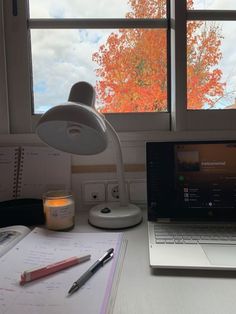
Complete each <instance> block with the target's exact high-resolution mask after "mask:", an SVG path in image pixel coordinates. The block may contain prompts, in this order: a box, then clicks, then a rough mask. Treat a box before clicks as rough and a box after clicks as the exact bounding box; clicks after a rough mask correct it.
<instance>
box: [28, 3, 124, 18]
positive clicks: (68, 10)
mask: <svg viewBox="0 0 236 314" xmlns="http://www.w3.org/2000/svg"><path fill="white" fill-rule="evenodd" d="M127 2H128V1H127V0H119V1H117V0H87V1H85V0H70V1H68V0H60V1H58V0H40V1H39V0H30V1H29V3H30V16H31V17H32V18H42V17H71V18H72V17H77V18H80V17H84V18H85V17H86V18H90V17H124V16H125V14H126V12H127V11H128V10H129V6H128V3H127Z"/></svg>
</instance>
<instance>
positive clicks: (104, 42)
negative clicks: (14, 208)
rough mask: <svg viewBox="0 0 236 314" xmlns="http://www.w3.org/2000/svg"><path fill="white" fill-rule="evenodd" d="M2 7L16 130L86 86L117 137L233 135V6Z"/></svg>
mask: <svg viewBox="0 0 236 314" xmlns="http://www.w3.org/2000/svg"><path fill="white" fill-rule="evenodd" d="M3 3H4V28H5V34H6V36H5V42H6V44H5V45H6V66H7V82H8V86H7V92H8V102H9V106H8V108H9V113H10V131H11V132H13V133H25V132H31V131H32V130H33V129H34V125H35V123H36V122H37V120H38V118H39V116H40V114H41V113H42V112H44V111H45V110H47V109H48V108H49V107H51V106H54V105H56V104H58V103H62V102H64V101H66V100H67V97H68V94H69V90H70V87H71V85H72V84H73V83H75V82H76V81H79V80H87V81H89V82H90V83H92V84H93V85H94V86H96V89H97V102H96V105H97V109H98V110H100V111H101V112H104V113H105V114H106V117H107V118H108V119H109V120H110V122H111V123H112V124H113V125H114V127H115V128H116V129H117V130H118V131H131V132H132V131H153V130H177V131H178V130H199V129H200V130H234V129H235V126H234V121H235V118H236V111H234V110H233V109H234V108H235V96H236V95H235V92H236V89H235V87H234V86H235V83H234V82H235V79H234V77H236V76H235V73H236V69H234V68H233V64H234V63H235V62H234V60H235V57H234V52H233V50H234V49H233V43H234V41H235V39H234V36H235V35H234V34H235V32H234V31H233V29H234V27H236V5H235V3H234V1H233V0H232V1H230V0H228V1H227V3H226V5H225V6H224V7H222V3H221V2H219V1H216V0H211V1H210V0H209V1H207V0H139V1H134V0H120V1H119V2H117V1H115V0H99V1H98V0H96V1H95V0H89V1H82V0H81V1H66V0H63V1H55V0H48V1H46V0H40V1H39V0H29V1H27V0H24V1H17V0H12V1H9V0H8V1H6V0H4V2H3ZM224 3H225V2H224ZM217 4H218V5H217ZM234 10H235V11H234ZM213 109H214V110H213ZM226 109H227V110H226Z"/></svg>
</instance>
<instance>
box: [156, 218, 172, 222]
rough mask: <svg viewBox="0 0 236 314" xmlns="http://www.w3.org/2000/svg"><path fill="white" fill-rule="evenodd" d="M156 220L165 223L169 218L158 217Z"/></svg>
mask: <svg viewBox="0 0 236 314" xmlns="http://www.w3.org/2000/svg"><path fill="white" fill-rule="evenodd" d="M157 222H164V223H167V222H170V218H158V219H157Z"/></svg>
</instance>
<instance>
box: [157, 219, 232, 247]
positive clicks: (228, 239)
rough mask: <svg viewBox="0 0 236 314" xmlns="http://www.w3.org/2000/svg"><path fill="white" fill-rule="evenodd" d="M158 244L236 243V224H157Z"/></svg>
mask: <svg viewBox="0 0 236 314" xmlns="http://www.w3.org/2000/svg"><path fill="white" fill-rule="evenodd" d="M154 232H155V241H156V244H197V243H199V244H214V243H217V244H236V226H235V227H233V226H225V225H224V226H216V225H198V224H196V225H184V224H178V225H173V224H172V225H168V224H155V226H154Z"/></svg>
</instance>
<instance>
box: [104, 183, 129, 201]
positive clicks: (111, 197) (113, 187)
mask: <svg viewBox="0 0 236 314" xmlns="http://www.w3.org/2000/svg"><path fill="white" fill-rule="evenodd" d="M126 190H127V191H128V189H127V183H126ZM119 199H120V198H119V187H118V182H116V181H113V182H108V183H107V201H108V202H119Z"/></svg>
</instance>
